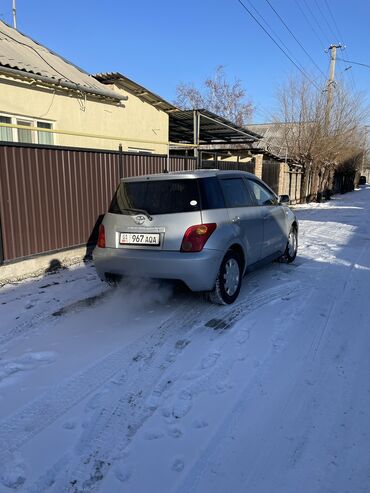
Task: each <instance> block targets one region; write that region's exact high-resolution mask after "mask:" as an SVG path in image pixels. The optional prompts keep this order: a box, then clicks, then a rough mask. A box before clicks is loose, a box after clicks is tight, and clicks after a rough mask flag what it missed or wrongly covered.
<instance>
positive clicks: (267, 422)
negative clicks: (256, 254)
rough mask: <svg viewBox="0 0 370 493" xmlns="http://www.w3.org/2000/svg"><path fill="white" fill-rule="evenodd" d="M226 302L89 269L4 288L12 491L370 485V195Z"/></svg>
mask: <svg viewBox="0 0 370 493" xmlns="http://www.w3.org/2000/svg"><path fill="white" fill-rule="evenodd" d="M296 210H297V215H298V218H299V221H300V247H299V255H298V257H297V260H296V262H295V263H294V264H292V265H285V264H278V263H274V264H272V265H270V266H267V267H265V268H263V269H260V270H258V271H255V272H253V273H251V274H249V275H248V276H247V277H246V278H245V280H244V283H243V288H242V291H241V294H240V297H239V298H238V300H237V302H236V303H235V304H234V305H232V306H230V307H217V306H213V305H210V304H207V303H204V302H203V301H202V299H201V297H200V296H198V295H195V294H191V293H188V292H185V291H181V290H174V289H173V288H171V287H170V286H168V285H165V284H160V285H159V284H155V283H153V282H145V284H143V283H142V282H140V283H139V285H137V284H136V285H131V286H124V287H121V288H119V289H118V290H111V289H107V288H105V287H104V285H103V284H102V283H101V282H100V281H99V280H98V279H97V277H96V275H95V272H94V269H93V267H92V266H91V264H87V265H81V266H77V267H75V268H73V269H69V270H64V271H60V272H58V273H57V274H52V275H47V276H45V277H44V278H40V279H37V280H30V281H28V282H23V283H19V284H17V285H14V286H7V287H4V288H2V289H1V291H0V317H1V318H0V492H1V493H3V492H4V493H5V492H11V491H17V492H22V493H24V492H27V493H31V492H32V493H43V492H51V493H62V492H69V493H82V492H84V493H87V492H100V493H121V492H122V493H124V492H129V493H147V492H148V493H149V492H151V493H152V492H155V493H157V492H158V493H167V492H174V493H175V492H176V493H188V492H189V493H190V492H191V493H193V492H198V493H208V492H212V493H213V492H220V493H221V492H222V493H223V492H233V493H234V492H235V493H239V492H251V493H271V492H274V493H276V492H278V493H290V492H292V493H295V492H297V491H301V492H307V493H312V492H317V493H323V492H328V493H329V492H335V493H345V492H350V493H357V492H358V493H360V492H364V493H365V492H366V493H368V492H369V491H370V357H369V356H370V322H369V321H370V187H367V188H362V189H361V190H360V191H355V192H352V193H350V194H347V195H344V196H337V197H335V199H334V200H332V201H330V202H328V203H326V204H311V205H307V206H299V207H297V209H296Z"/></svg>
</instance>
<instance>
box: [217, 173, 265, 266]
mask: <svg viewBox="0 0 370 493" xmlns="http://www.w3.org/2000/svg"><path fill="white" fill-rule="evenodd" d="M220 184H221V188H222V191H223V194H224V197H225V203H226V207H227V208H228V214H229V217H230V221H231V223H232V225H233V228H234V231H235V235H236V237H237V238H239V240H240V242H241V243H242V245H243V246H244V250H245V252H246V256H247V265H251V264H253V263H255V262H257V261H258V260H259V259H260V257H261V248H262V241H263V218H262V210H261V208H260V207H257V206H256V204H255V202H254V200H253V198H252V196H251V194H250V191H249V190H248V186H247V184H246V183H245V182H244V180H243V178H242V177H237V176H236V177H225V178H221V179H220Z"/></svg>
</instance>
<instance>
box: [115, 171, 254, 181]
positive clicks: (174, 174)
mask: <svg viewBox="0 0 370 493" xmlns="http://www.w3.org/2000/svg"><path fill="white" fill-rule="evenodd" d="M214 176H222V177H225V178H226V177H228V176H230V177H231V176H247V177H250V178H257V177H256V175H253V174H252V173H248V172H247V171H238V170H219V169H196V170H192V171H170V172H168V173H156V174H152V175H141V176H131V177H128V178H121V181H144V180H173V179H177V180H180V179H188V178H193V179H194V178H209V177H214Z"/></svg>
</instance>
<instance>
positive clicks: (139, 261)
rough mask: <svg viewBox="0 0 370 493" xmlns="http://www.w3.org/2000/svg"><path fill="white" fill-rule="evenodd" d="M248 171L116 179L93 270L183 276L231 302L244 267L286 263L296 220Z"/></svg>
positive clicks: (108, 275)
mask: <svg viewBox="0 0 370 493" xmlns="http://www.w3.org/2000/svg"><path fill="white" fill-rule="evenodd" d="M288 202H289V197H287V196H282V197H281V198H280V199H279V198H278V197H277V196H276V195H275V193H274V192H273V191H272V190H271V189H270V188H269V187H268V186H267V185H266V184H265V183H264V182H262V181H261V180H259V179H258V178H257V177H256V176H255V175H252V174H250V173H246V172H242V171H220V170H196V171H182V172H175V173H164V174H156V175H146V176H139V177H134V178H125V179H122V180H121V182H120V184H119V186H118V189H117V191H116V193H115V195H114V197H113V200H112V203H111V205H110V208H109V211H108V212H107V214H106V215H105V216H104V219H103V222H102V224H101V225H100V228H99V237H98V243H97V246H96V248H95V249H94V252H93V259H94V262H95V267H96V270H97V272H98V274H99V276H100V277H101V278H102V279H104V280H106V281H108V282H112V281H116V280H117V279H119V278H120V277H121V276H130V277H131V276H135V277H150V278H157V279H172V280H181V281H183V282H184V283H185V284H186V285H187V286H188V287H189V288H190V289H191V290H193V291H204V292H207V293H208V297H209V299H210V300H211V301H212V302H214V303H219V304H230V303H233V302H234V301H235V300H236V298H237V296H238V294H239V291H240V287H241V282H242V277H243V275H244V273H245V271H246V270H247V269H249V268H252V267H253V266H256V265H258V264H260V263H262V262H264V261H266V260H274V259H278V258H280V259H282V260H283V261H286V262H292V261H293V260H294V259H295V257H296V254H297V247H298V221H297V219H296V217H295V215H294V213H293V212H292V211H291V210H290V209H289V207H287V205H286V204H287V203H288Z"/></svg>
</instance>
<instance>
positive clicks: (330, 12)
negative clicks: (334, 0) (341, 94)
mask: <svg viewBox="0 0 370 493" xmlns="http://www.w3.org/2000/svg"><path fill="white" fill-rule="evenodd" d="M324 1H325V5H326V8H327V11H328V12H329V16H330V17H331V19H332V21H333V24H334V26H335V29H336V31H337V33H338V34H339V39H340V40H341V41H342V42H343V41H344V36H343V35H342V33H341V31H340V29H339V27H338V24H337V23H336V20H335V17H334V15H333V12H332V10H331V8H330V5H329V3H328V0H324ZM349 78H350V79H351V84H352V89H353V90H354V91H356V82H355V78H354V76H353V73H352V71H351V70H350V71H349Z"/></svg>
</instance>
